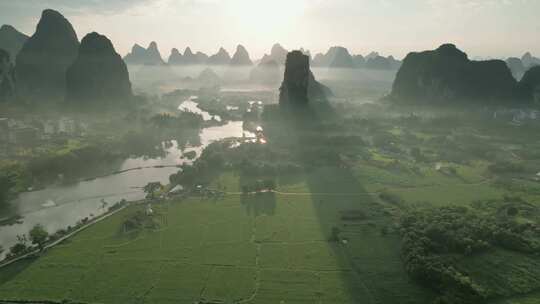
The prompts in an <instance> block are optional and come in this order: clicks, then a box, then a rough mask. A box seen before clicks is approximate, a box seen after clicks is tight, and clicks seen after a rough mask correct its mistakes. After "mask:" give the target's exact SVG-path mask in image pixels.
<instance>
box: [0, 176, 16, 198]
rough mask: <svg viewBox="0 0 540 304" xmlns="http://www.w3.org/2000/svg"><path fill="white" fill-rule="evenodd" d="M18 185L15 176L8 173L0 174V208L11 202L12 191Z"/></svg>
mask: <svg viewBox="0 0 540 304" xmlns="http://www.w3.org/2000/svg"><path fill="white" fill-rule="evenodd" d="M15 185H16V180H15V176H14V175H12V174H9V173H6V172H0V207H1V206H2V205H4V204H6V203H7V202H8V200H9V197H10V194H11V190H12V189H13V187H15Z"/></svg>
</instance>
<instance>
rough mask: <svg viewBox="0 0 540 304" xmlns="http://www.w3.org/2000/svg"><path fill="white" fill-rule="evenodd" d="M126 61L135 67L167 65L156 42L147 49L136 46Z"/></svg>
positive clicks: (125, 58)
mask: <svg viewBox="0 0 540 304" xmlns="http://www.w3.org/2000/svg"><path fill="white" fill-rule="evenodd" d="M124 61H125V62H126V63H127V64H134V65H163V64H164V63H165V62H164V61H163V58H162V57H161V53H160V52H159V49H158V46H157V43H156V42H155V41H152V42H151V43H150V44H149V45H148V48H146V49H145V48H143V47H142V46H140V45H138V44H135V45H134V46H133V48H132V49H131V52H130V53H129V54H127V55H126V56H125V57H124Z"/></svg>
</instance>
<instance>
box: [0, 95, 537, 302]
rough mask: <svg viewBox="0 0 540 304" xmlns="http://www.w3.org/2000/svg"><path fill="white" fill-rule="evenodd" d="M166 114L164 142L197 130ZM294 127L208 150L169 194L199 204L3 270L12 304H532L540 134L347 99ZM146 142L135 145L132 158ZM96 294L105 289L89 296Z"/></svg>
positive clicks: (164, 211) (277, 121)
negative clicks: (261, 139) (30, 303)
mask: <svg viewBox="0 0 540 304" xmlns="http://www.w3.org/2000/svg"><path fill="white" fill-rule="evenodd" d="M213 102H218V101H215V100H214V101H213ZM171 103H172V102H171ZM216 111H217V110H216ZM155 114H159V115H157V116H156V115H152V116H150V119H149V120H148V121H150V122H151V123H152V124H153V125H155V127H154V128H152V129H153V130H154V131H152V132H154V133H153V134H154V135H153V136H154V137H156V138H157V139H158V140H159V139H160V138H166V137H170V136H173V135H174V134H177V133H178V130H179V129H180V130H181V129H183V127H181V126H180V125H179V124H181V123H182V121H187V120H189V119H192V118H193V119H194V117H191V118H190V117H185V120H184V118H181V119H180V118H177V117H171V116H169V115H167V114H160V113H155ZM298 114H299V113H296V114H294V116H291V115H290V113H283V112H281V111H280V110H279V109H278V108H277V107H275V106H272V105H268V106H266V107H265V111H264V113H263V115H262V118H259V117H258V116H255V115H252V116H250V117H249V121H250V124H251V125H261V126H262V127H263V129H264V135H265V137H266V139H267V141H268V143H267V144H260V143H251V142H250V143H245V142H242V144H241V145H238V144H239V143H240V142H241V141H242V140H241V139H227V140H223V141H220V142H215V143H213V144H210V145H209V146H208V147H207V148H206V149H205V150H204V152H203V154H202V156H201V157H200V158H199V159H198V160H197V161H195V162H194V164H192V165H184V166H182V168H181V170H180V171H179V172H178V173H177V174H174V175H172V176H171V177H170V182H171V185H168V186H167V187H165V189H168V188H170V187H172V186H174V185H176V184H180V185H183V186H185V187H186V189H187V190H186V193H188V194H189V195H188V198H177V199H172V200H163V201H161V202H160V203H157V202H156V203H152V209H153V212H152V215H151V216H149V215H148V214H147V212H146V209H145V208H147V207H148V206H142V205H139V206H132V207H129V208H127V209H125V210H123V211H121V212H120V213H119V214H117V215H115V216H113V217H111V218H109V219H107V220H105V221H103V222H101V223H99V224H97V225H95V226H93V227H91V228H89V229H88V230H85V231H84V232H82V233H80V234H79V235H77V236H76V237H74V238H72V239H71V240H70V241H68V242H65V243H64V244H62V245H60V246H58V247H56V248H53V249H51V250H48V251H46V252H45V253H43V255H42V256H41V257H39V258H37V259H33V260H31V262H28V261H25V262H24V263H26V264H25V265H24V266H21V264H19V263H16V264H14V265H12V266H9V267H8V268H6V269H2V270H1V271H0V279H1V280H0V282H2V283H0V299H21V298H23V299H33V300H54V301H62V300H74V301H83V302H103V303H113V302H114V303H133V302H138V301H140V302H143V301H149V302H160V303H168V302H171V303H173V302H174V303H178V302H180V303H193V302H196V301H202V302H203V303H208V302H209V303H213V302H217V303H221V302H224V303H237V302H244V303H280V301H285V303H291V302H292V303H313V302H319V303H332V304H333V303H358V302H362V303H364V302H365V303H431V302H435V303H456V304H459V303H520V304H522V303H529V302H527V301H530V300H531V299H534V294H535V293H537V292H538V290H539V289H540V285H539V283H538V277H540V273H538V269H540V267H539V266H540V260H539V258H538V250H539V239H540V236H539V235H538V231H539V230H538V220H539V214H538V208H539V206H538V203H537V202H538V199H540V186H538V180H537V175H536V174H537V172H539V171H540V155H539V154H538V153H535V152H534V151H535V149H536V148H538V147H537V144H536V141H537V139H538V135H537V132H536V128H537V127H538V126H537V125H536V123H535V122H530V123H528V124H524V125H521V126H519V127H513V126H509V125H508V120H503V119H498V120H496V119H493V115H492V113H491V112H490V111H489V110H487V112H486V110H485V109H479V108H472V109H469V110H468V111H466V112H465V111H462V110H460V109H456V108H446V109H430V108H428V107H422V108H415V107H395V106H390V105H386V104H383V103H382V104H366V105H356V104H354V103H350V102H346V101H343V102H342V103H339V104H336V105H335V109H334V111H333V112H332V113H325V112H324V111H319V110H317V109H316V110H314V111H313V112H310V113H303V114H302V115H298ZM136 116H137V115H135V117H136ZM152 117H153V118H152ZM195 123H196V119H194V120H193V121H192V122H191V123H190V125H191V124H195ZM203 125H204V123H203ZM141 132H144V130H142V129H141ZM142 134H145V133H142ZM156 134H164V135H163V137H160V136H156ZM123 136H128V135H123ZM145 139H146V137H145V136H141V137H137V136H133V139H132V140H130V141H129V142H130V144H129V145H130V146H144V145H143V144H142V142H143V141H145ZM139 140H140V141H141V143H139V142H138V141H139ZM113 151H114V150H113ZM145 153H151V151H145ZM269 190H271V191H269ZM149 193H150V192H149ZM152 193H153V191H152ZM216 193H219V195H215V194H216ZM182 197H184V196H182ZM149 198H150V199H152V198H157V195H155V196H153V197H152V196H150V197H149ZM52 268H54V269H55V274H56V275H55V276H54V277H52V278H51V276H50V275H49V273H50V271H49V270H50V269H52ZM14 269H16V270H14ZM133 277H137V280H133V279H132V278H133ZM128 278H129V279H128ZM60 281H68V282H70V283H69V284H67V285H66V284H61V283H60ZM90 281H91V282H100V283H99V284H98V285H96V288H95V289H93V290H88V288H85V286H87V285H88V284H89V282H90ZM127 281H129V283H127V284H126V282H127ZM224 282H225V283H224Z"/></svg>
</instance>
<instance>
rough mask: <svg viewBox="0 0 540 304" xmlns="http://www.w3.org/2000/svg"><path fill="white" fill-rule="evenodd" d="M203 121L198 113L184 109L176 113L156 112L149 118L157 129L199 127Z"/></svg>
mask: <svg viewBox="0 0 540 304" xmlns="http://www.w3.org/2000/svg"><path fill="white" fill-rule="evenodd" d="M203 121H204V120H203V118H202V116H201V115H200V114H196V113H193V112H184V111H182V112H180V113H178V114H177V115H171V114H169V113H161V114H156V115H154V116H153V117H152V118H150V122H151V124H152V125H153V126H154V127H156V128H157V129H180V130H181V129H189V128H191V129H200V128H201V126H202V124H203Z"/></svg>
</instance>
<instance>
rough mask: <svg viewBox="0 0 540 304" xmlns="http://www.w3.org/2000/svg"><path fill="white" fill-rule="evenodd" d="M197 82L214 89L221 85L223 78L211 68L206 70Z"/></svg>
mask: <svg viewBox="0 0 540 304" xmlns="http://www.w3.org/2000/svg"><path fill="white" fill-rule="evenodd" d="M197 80H198V81H199V82H201V83H202V84H204V86H206V87H213V86H217V85H220V84H221V82H222V81H221V78H220V77H219V75H218V74H216V72H214V70H212V69H211V68H206V69H204V70H203V71H202V72H201V73H200V74H199V76H198V77H197Z"/></svg>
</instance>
